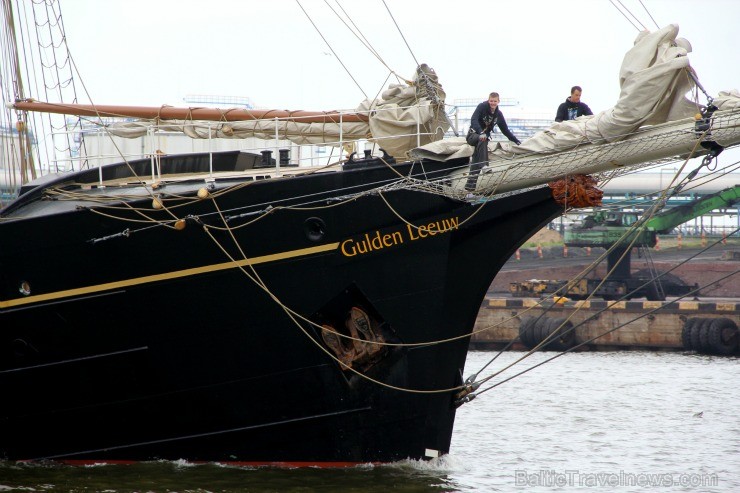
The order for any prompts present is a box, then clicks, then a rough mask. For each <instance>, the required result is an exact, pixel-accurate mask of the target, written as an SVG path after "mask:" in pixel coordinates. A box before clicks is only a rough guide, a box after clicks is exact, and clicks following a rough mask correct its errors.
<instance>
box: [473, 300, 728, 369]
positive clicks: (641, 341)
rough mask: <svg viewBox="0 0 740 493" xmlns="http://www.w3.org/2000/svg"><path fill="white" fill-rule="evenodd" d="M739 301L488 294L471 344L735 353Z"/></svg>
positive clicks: (518, 347)
mask: <svg viewBox="0 0 740 493" xmlns="http://www.w3.org/2000/svg"><path fill="white" fill-rule="evenodd" d="M739 323H740V303H739V302H734V301H729V302H709V301H673V302H671V301H602V300H593V301H592V300H582V301H571V300H564V299H560V300H556V301H551V300H538V299H531V298H523V299H522V298H493V297H489V298H486V299H485V301H484V302H483V304H482V306H481V310H480V312H479V313H478V318H477V320H476V324H475V329H474V335H473V337H472V338H471V345H472V347H473V348H476V349H500V348H510V349H514V350H522V349H526V350H528V349H531V348H533V347H535V346H538V345H540V343H542V342H543V341H544V342H545V344H542V346H544V347H545V349H550V350H566V349H571V348H575V350H577V351H584V350H585V351H600V350H630V349H642V350H657V351H687V350H689V351H697V352H700V353H705V354H720V355H733V354H738V353H739V352H740V350H739V348H738V339H740V336H739V334H738V324H739Z"/></svg>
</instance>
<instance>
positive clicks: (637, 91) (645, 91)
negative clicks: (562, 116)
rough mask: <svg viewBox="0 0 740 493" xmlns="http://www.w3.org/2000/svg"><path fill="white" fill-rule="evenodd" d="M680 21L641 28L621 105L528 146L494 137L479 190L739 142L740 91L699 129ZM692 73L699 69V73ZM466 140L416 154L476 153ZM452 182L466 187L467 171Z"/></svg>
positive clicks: (723, 96) (624, 71) (623, 73)
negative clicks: (708, 143) (704, 144)
mask: <svg viewBox="0 0 740 493" xmlns="http://www.w3.org/2000/svg"><path fill="white" fill-rule="evenodd" d="M677 34H678V26H676V25H669V26H667V27H665V28H663V29H661V30H659V31H656V32H654V33H646V32H643V33H641V34H640V35H639V36H638V37H637V39H636V41H635V45H634V47H633V48H632V49H631V50H630V51H629V52H628V53H627V54H626V55H625V57H624V60H623V63H622V67H621V70H620V75H619V80H620V86H621V93H620V96H619V99H618V101H617V103H616V105H615V106H614V107H613V108H611V109H609V110H605V111H602V112H600V113H598V114H596V115H591V116H582V117H579V118H577V119H576V120H570V121H564V122H561V123H554V124H553V125H551V126H550V128H548V129H546V130H544V131H541V132H538V133H537V134H535V135H534V136H533V137H532V138H530V139H527V140H525V141H524V142H522V144H521V145H519V146H517V145H513V144H511V143H508V142H503V143H502V142H491V143H489V162H488V165H487V167H486V168H484V170H483V172H482V174H481V176H480V178H479V180H478V187H477V190H476V191H477V192H478V193H482V194H491V193H500V192H506V191H511V190H515V189H519V188H526V187H531V186H535V185H540V184H543V183H547V182H548V181H551V180H554V179H557V178H562V177H564V176H566V175H572V174H593V173H600V172H605V171H613V170H617V169H619V168H620V167H622V166H626V165H632V166H634V165H636V164H639V163H645V166H648V165H649V164H651V163H652V162H655V161H659V160H661V159H666V158H669V157H675V156H681V155H686V156H688V155H701V154H704V153H706V150H704V149H703V148H702V147H700V146H699V145H698V141H699V140H705V141H706V140H712V141H715V142H717V143H718V144H720V145H722V146H731V145H736V144H738V143H740V94H739V93H738V92H737V91H727V92H722V93H720V95H719V97H718V98H716V99H715V100H714V104H715V105H716V106H717V107H718V108H719V111H717V112H715V113H714V116H713V118H712V127H711V131H710V132H707V133H701V132H696V131H695V119H694V115H695V114H697V113H699V112H701V110H702V108H701V107H699V106H698V105H697V104H696V103H693V102H692V101H689V100H688V99H686V98H685V94H686V93H687V92H688V91H689V90H691V88H692V87H694V80H693V78H692V77H691V75H690V73H689V71H691V70H692V69H691V67H690V65H689V60H688V57H687V54H688V53H689V52H690V51H691V47H690V44H689V43H688V42H687V41H686V40H684V39H681V38H677ZM692 73H693V72H692ZM472 153H473V147H472V146H470V145H468V144H467V143H466V142H465V140H464V139H462V138H456V139H447V140H444V141H440V142H434V143H431V144H428V145H426V146H422V147H420V148H418V149H414V150H413V151H412V153H411V154H412V156H413V157H414V158H417V159H420V158H429V159H435V160H448V159H453V158H459V157H466V156H470V155H472ZM453 174H454V175H456V176H457V178H460V179H458V180H454V181H453V188H454V189H455V190H457V191H458V192H460V191H462V187H463V183H464V181H465V180H464V179H463V178H464V177H465V176H467V170H458V171H456V172H454V173H453Z"/></svg>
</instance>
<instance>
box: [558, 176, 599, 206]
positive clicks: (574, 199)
mask: <svg viewBox="0 0 740 493" xmlns="http://www.w3.org/2000/svg"><path fill="white" fill-rule="evenodd" d="M597 184H598V181H597V180H596V179H595V178H594V177H592V176H590V175H574V176H569V177H565V178H562V179H560V180H556V181H551V182H550V183H548V184H547V185H548V186H549V187H550V188H551V189H552V197H553V199H555V202H557V203H558V204H560V205H562V206H566V207H595V206H599V205H601V199H602V198H603V197H604V192H603V191H602V190H599V189H598V188H596V185H597Z"/></svg>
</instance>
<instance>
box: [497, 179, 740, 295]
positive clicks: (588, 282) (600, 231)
mask: <svg viewBox="0 0 740 493" xmlns="http://www.w3.org/2000/svg"><path fill="white" fill-rule="evenodd" d="M737 202H740V185H736V186H734V187H730V188H726V189H724V190H721V191H719V192H716V193H713V194H710V195H706V196H704V197H702V198H699V199H697V200H694V201H692V202H690V203H687V204H683V205H679V206H676V207H672V208H670V209H666V210H664V211H661V212H658V213H656V214H654V215H653V216H652V217H650V218H645V219H644V224H638V223H639V221H640V220H641V219H642V215H641V214H640V213H639V212H625V211H607V210H600V211H596V212H594V213H593V214H592V215H589V216H587V217H586V218H585V219H584V220H583V224H582V225H580V226H578V227H574V228H571V229H567V230H565V235H564V243H565V244H566V245H567V246H569V247H604V248H607V249H609V253H608V254H607V272H608V275H607V277H606V279H581V280H579V281H578V282H574V281H537V282H531V281H525V282H520V283H512V284H511V286H510V291H511V293H512V295H514V296H530V295H532V294H537V295H544V294H550V293H554V292H556V291H560V292H561V294H562V295H564V296H569V297H571V298H576V299H585V298H586V297H588V296H597V297H601V298H604V299H619V298H622V297H627V298H632V297H634V298H639V297H645V298H647V299H648V300H664V299H665V297H666V295H667V294H669V295H673V296H680V295H683V294H686V293H688V292H690V291H691V290H693V289H695V288H696V287H695V286H687V285H686V284H684V283H683V282H681V280H680V279H677V278H673V277H671V278H661V279H657V280H656V275H657V273H656V272H655V270H654V268H652V267H651V268H650V270H651V276H650V277H649V278H648V277H632V273H631V253H632V247H639V248H641V249H645V252H646V258H648V259H649V254H648V252H649V251H648V250H647V249H646V247H654V246H655V245H656V244H657V238H658V234H665V233H668V232H670V231H671V230H672V229H673V228H675V227H676V226H678V225H680V224H683V223H685V222H687V221H689V220H691V219H693V218H695V217H699V216H701V215H703V214H706V213H708V212H710V211H713V210H715V209H720V208H724V207H730V206H732V205H733V204H735V203H737ZM649 265H651V264H649ZM563 291H565V292H563Z"/></svg>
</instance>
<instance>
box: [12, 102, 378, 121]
mask: <svg viewBox="0 0 740 493" xmlns="http://www.w3.org/2000/svg"><path fill="white" fill-rule="evenodd" d="M8 106H9V107H12V108H15V109H16V110H19V111H38V112H43V113H56V114H62V115H77V116H92V117H106V118H110V117H118V118H126V117H128V118H145V119H150V120H153V119H160V120H211V121H244V120H265V119H274V118H278V119H280V120H290V121H295V122H300V123H339V122H340V121H341V122H344V123H358V122H367V121H368V120H369V118H368V115H367V114H361V113H341V114H340V112H339V111H302V110H299V111H290V110H251V109H243V108H232V109H219V108H199V107H191V108H177V107H174V106H114V105H88V104H63V103H45V102H41V101H35V100H23V101H16V102H14V103H9V104H8Z"/></svg>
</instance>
